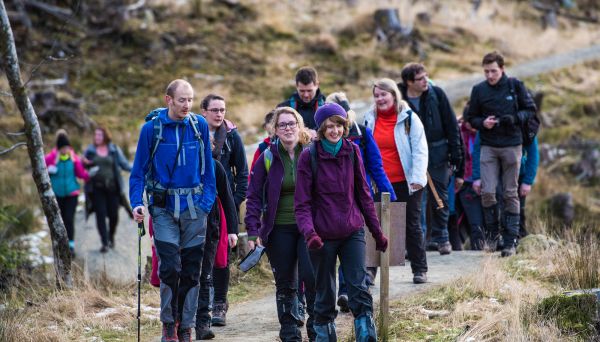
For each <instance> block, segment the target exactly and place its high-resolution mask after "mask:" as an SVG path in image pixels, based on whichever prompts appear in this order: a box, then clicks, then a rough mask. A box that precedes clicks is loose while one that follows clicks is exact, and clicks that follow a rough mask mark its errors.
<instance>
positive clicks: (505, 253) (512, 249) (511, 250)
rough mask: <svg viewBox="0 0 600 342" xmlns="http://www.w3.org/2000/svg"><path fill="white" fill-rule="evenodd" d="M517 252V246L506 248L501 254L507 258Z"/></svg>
mask: <svg viewBox="0 0 600 342" xmlns="http://www.w3.org/2000/svg"><path fill="white" fill-rule="evenodd" d="M515 253H517V249H516V248H515V247H510V248H504V249H503V250H502V252H500V256H501V257H503V258H506V257H509V256H513V255H515Z"/></svg>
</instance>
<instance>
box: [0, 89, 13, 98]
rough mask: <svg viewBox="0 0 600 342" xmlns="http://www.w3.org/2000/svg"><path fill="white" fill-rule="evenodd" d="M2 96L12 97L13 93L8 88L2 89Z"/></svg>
mask: <svg viewBox="0 0 600 342" xmlns="http://www.w3.org/2000/svg"><path fill="white" fill-rule="evenodd" d="M0 96H6V97H12V93H11V92H9V91H6V90H0Z"/></svg>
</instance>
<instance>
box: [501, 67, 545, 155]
mask: <svg viewBox="0 0 600 342" xmlns="http://www.w3.org/2000/svg"><path fill="white" fill-rule="evenodd" d="M515 83H517V80H516V79H515V78H514V77H509V78H508V86H509V87H510V93H511V95H512V96H513V97H514V99H515V107H516V110H517V117H518V119H519V123H520V125H521V135H522V136H523V146H529V145H531V143H533V140H534V139H535V137H536V136H537V134H538V132H539V131H540V126H541V121H540V118H539V117H538V115H537V108H536V111H534V112H529V111H522V110H519V101H518V100H519V98H518V96H517V92H516V90H515V88H516V87H515ZM517 84H518V83H517ZM525 91H526V92H527V93H529V96H531V97H532V99H533V96H532V94H531V91H529V89H525Z"/></svg>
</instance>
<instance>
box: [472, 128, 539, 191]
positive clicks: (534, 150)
mask: <svg viewBox="0 0 600 342" xmlns="http://www.w3.org/2000/svg"><path fill="white" fill-rule="evenodd" d="M480 151H481V142H480V140H479V132H477V135H476V136H475V144H474V145H473V180H477V179H481V170H480V161H479V159H480V158H479V154H480ZM539 163H540V152H539V150H538V139H537V137H535V138H533V142H532V143H531V144H529V146H523V156H522V157H521V168H520V169H519V183H525V184H529V185H533V183H534V182H535V176H536V175H537V169H538V165H539Z"/></svg>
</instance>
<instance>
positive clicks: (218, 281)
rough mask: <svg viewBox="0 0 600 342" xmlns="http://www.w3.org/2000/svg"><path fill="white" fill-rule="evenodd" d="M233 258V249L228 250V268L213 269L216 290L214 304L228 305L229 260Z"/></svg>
mask: <svg viewBox="0 0 600 342" xmlns="http://www.w3.org/2000/svg"><path fill="white" fill-rule="evenodd" d="M230 257H231V248H229V247H228V248H227V267H224V268H216V267H214V268H213V287H214V289H215V297H214V302H215V304H216V303H227V293H228V292H229V277H230V274H231V272H230V271H229V263H230V260H229V258H230Z"/></svg>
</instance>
